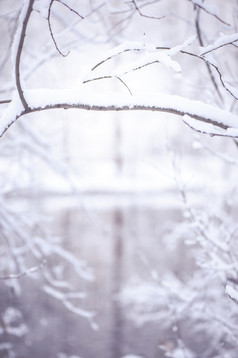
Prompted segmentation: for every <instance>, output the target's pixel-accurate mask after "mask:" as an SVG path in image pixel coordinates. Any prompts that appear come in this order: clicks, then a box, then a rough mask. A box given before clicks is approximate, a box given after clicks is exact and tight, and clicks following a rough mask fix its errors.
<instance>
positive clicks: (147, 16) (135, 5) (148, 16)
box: [131, 0, 165, 20]
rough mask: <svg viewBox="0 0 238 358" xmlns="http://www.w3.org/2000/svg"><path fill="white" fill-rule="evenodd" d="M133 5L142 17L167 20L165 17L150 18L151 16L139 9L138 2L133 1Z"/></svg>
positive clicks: (152, 17)
mask: <svg viewBox="0 0 238 358" xmlns="http://www.w3.org/2000/svg"><path fill="white" fill-rule="evenodd" d="M131 2H132V4H133V5H134V7H135V9H136V11H137V12H138V13H139V14H140V16H143V17H146V18H148V19H154V20H161V19H163V18H165V16H161V17H155V16H150V15H145V14H143V13H142V12H141V10H140V8H139V7H138V5H137V3H136V0H131Z"/></svg>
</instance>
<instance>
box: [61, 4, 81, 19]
mask: <svg viewBox="0 0 238 358" xmlns="http://www.w3.org/2000/svg"><path fill="white" fill-rule="evenodd" d="M56 1H58V2H59V3H60V4H62V5H64V6H65V7H67V9H69V10H70V11H72V12H74V13H75V14H76V15H77V16H79V17H80V18H81V19H84V17H83V16H82V15H80V14H79V13H78V12H77V11H76V10H74V9H72V7H70V6H69V5H67V4H65V3H64V2H63V1H61V0H56Z"/></svg>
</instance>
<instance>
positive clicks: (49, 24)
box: [47, 0, 70, 57]
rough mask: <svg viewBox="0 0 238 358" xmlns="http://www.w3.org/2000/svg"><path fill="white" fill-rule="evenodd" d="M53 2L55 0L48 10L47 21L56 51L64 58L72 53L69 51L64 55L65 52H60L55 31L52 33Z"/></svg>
mask: <svg viewBox="0 0 238 358" xmlns="http://www.w3.org/2000/svg"><path fill="white" fill-rule="evenodd" d="M53 2H54V0H51V2H50V6H49V9H48V18H47V20H48V26H49V31H50V36H51V38H52V40H53V42H54V45H55V48H56V50H57V51H58V52H59V54H60V55H61V56H63V57H67V56H68V54H69V53H70V51H68V52H67V53H66V54H63V52H62V51H60V49H59V47H58V45H57V42H56V40H55V37H54V34H53V31H52V27H51V22H50V17H51V8H52V5H53Z"/></svg>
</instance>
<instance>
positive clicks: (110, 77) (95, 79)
mask: <svg viewBox="0 0 238 358" xmlns="http://www.w3.org/2000/svg"><path fill="white" fill-rule="evenodd" d="M113 78H116V79H117V80H119V81H120V82H121V83H122V84H123V85H124V86H125V87H126V89H127V90H128V92H129V93H130V95H132V92H131V90H130V88H129V87H128V86H127V84H126V83H125V82H124V81H123V80H122V79H121V78H120V77H118V76H110V75H108V76H100V77H95V78H91V79H88V80H85V81H83V84H86V83H89V82H93V81H98V80H104V79H113Z"/></svg>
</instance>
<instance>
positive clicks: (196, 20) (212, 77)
mask: <svg viewBox="0 0 238 358" xmlns="http://www.w3.org/2000/svg"><path fill="white" fill-rule="evenodd" d="M199 15H200V8H198V9H197V12H196V19H195V26H196V29H197V35H198V41H199V44H200V46H202V47H203V46H204V44H203V40H202V37H201V31H200V23H199ZM206 67H207V70H208V73H209V76H210V78H211V81H212V84H213V86H214V88H215V90H216V92H217V94H218V96H219V98H220V100H221V101H222V102H223V98H222V95H221V92H220V90H219V88H218V85H217V83H216V80H215V78H214V76H213V73H212V70H211V67H210V65H209V63H207V62H206Z"/></svg>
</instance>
